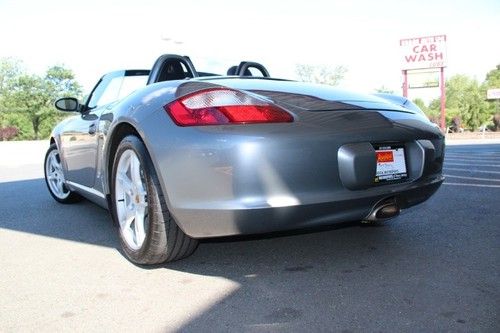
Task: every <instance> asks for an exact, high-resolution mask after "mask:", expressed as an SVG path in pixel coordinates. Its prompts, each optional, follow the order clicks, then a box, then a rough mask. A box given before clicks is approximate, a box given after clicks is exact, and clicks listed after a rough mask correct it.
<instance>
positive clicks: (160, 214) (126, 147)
mask: <svg viewBox="0 0 500 333" xmlns="http://www.w3.org/2000/svg"><path fill="white" fill-rule="evenodd" d="M111 205H112V207H111V213H112V216H113V220H114V221H115V224H116V226H117V228H118V234H119V237H120V243H121V246H122V249H123V252H124V253H125V255H126V256H127V258H128V259H129V260H130V261H132V262H133V263H136V264H143V265H153V264H160V263H164V262H168V261H174V260H179V259H182V258H185V257H188V256H189V255H191V254H192V253H193V252H194V251H195V249H196V247H197V245H198V241H197V240H196V239H193V238H191V237H189V236H188V235H186V234H185V233H184V232H183V231H182V230H181V229H180V228H179V226H178V225H177V223H176V222H175V221H174V219H173V217H172V215H170V212H169V210H168V208H167V206H166V203H165V197H164V195H163V193H162V190H161V187H160V182H159V181H158V176H157V175H156V172H155V170H154V167H153V163H152V161H151V158H150V157H149V154H148V152H147V150H146V147H145V146H144V144H143V143H142V141H141V140H139V138H138V137H136V136H134V135H129V136H126V137H125V138H123V139H122V141H121V142H120V144H119V145H118V148H117V150H116V154H115V157H114V161H113V171H112V179H111Z"/></svg>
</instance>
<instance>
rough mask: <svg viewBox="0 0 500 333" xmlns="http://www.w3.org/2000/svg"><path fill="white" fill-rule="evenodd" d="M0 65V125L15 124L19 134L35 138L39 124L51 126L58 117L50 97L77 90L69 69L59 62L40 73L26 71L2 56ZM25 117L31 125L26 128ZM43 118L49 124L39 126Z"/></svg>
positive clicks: (77, 92) (78, 90)
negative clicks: (42, 74) (43, 73)
mask: <svg viewBox="0 0 500 333" xmlns="http://www.w3.org/2000/svg"><path fill="white" fill-rule="evenodd" d="M1 66H2V67H0V84H1V85H0V89H1V90H0V110H1V111H2V112H1V113H0V127H5V126H7V125H10V126H15V127H16V128H18V129H19V135H18V136H19V137H20V138H34V139H39V138H40V137H41V133H40V130H41V128H43V129H45V128H47V127H52V125H53V124H54V123H55V122H56V121H58V120H59V119H60V117H61V116H60V115H59V113H58V112H56V110H55V108H54V106H53V103H54V100H55V99H57V98H58V97H63V96H68V95H71V96H76V97H78V96H79V95H80V93H81V88H80V85H79V84H78V83H77V82H76V80H75V77H74V74H73V72H72V71H71V70H69V69H66V68H64V67H63V66H52V67H50V68H49V69H48V70H47V72H46V74H45V75H44V76H39V75H36V74H28V73H26V72H25V71H24V70H22V68H21V67H20V62H19V61H12V60H2V62H1ZM26 120H28V121H29V123H30V124H31V129H27V128H26ZM46 121H48V122H50V124H48V125H49V126H43V125H44V122H46ZM18 126H22V127H18ZM46 135H48V133H46V131H44V133H43V136H46Z"/></svg>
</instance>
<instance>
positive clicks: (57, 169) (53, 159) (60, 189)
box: [43, 143, 82, 204]
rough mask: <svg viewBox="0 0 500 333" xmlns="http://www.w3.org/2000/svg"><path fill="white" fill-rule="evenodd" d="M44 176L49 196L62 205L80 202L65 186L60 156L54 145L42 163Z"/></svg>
mask: <svg viewBox="0 0 500 333" xmlns="http://www.w3.org/2000/svg"><path fill="white" fill-rule="evenodd" d="M43 169H44V174H45V184H47V188H48V189H49V193H50V195H51V196H52V197H53V198H54V199H55V200H56V201H57V202H60V203H62V204H69V203H75V202H78V201H81V200H82V197H81V196H80V195H78V194H77V193H75V192H73V191H71V190H70V189H69V188H68V187H67V186H66V180H65V178H64V172H63V169H62V163H61V156H60V155H59V150H58V149H57V145H56V144H55V143H53V144H51V145H50V147H49V149H48V150H47V153H46V154H45V161H44V163H43Z"/></svg>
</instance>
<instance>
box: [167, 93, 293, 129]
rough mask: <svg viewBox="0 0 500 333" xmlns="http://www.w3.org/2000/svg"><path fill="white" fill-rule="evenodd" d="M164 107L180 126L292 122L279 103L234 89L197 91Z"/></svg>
mask: <svg viewBox="0 0 500 333" xmlns="http://www.w3.org/2000/svg"><path fill="white" fill-rule="evenodd" d="M164 108H165V110H166V111H167V112H168V114H169V115H170V117H172V120H174V122H175V123H176V124H177V125H179V126H204V125H224V124H256V123H289V122H293V117H292V115H291V114H289V113H288V112H286V111H285V110H283V109H281V108H280V107H278V106H276V105H272V104H269V103H267V102H266V101H263V100H260V99H257V98H255V97H252V96H250V95H247V94H245V93H243V92H240V91H237V90H231V89H218V88H216V89H208V90H202V91H198V92H196V93H194V94H191V95H187V96H184V97H182V98H180V99H178V100H176V101H174V102H172V103H170V104H167V105H165V107H164Z"/></svg>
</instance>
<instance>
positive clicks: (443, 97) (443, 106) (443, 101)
mask: <svg viewBox="0 0 500 333" xmlns="http://www.w3.org/2000/svg"><path fill="white" fill-rule="evenodd" d="M445 85H446V83H445V81H444V67H441V75H440V82H439V86H440V87H441V122H440V124H441V130H442V131H443V132H445V131H446V87H445Z"/></svg>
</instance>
